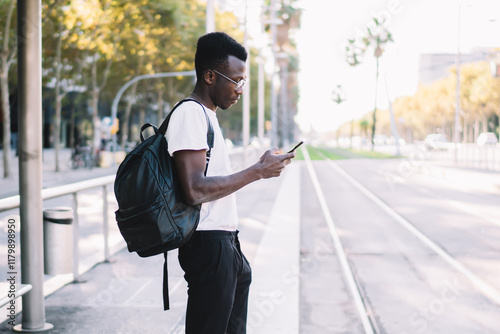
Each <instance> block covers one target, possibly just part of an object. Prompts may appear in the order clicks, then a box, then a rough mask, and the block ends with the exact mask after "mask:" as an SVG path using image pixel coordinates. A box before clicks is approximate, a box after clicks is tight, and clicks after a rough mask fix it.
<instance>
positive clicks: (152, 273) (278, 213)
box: [0, 162, 300, 334]
mask: <svg viewBox="0 0 500 334" xmlns="http://www.w3.org/2000/svg"><path fill="white" fill-rule="evenodd" d="M45 173H46V172H45V170H44V175H45ZM48 174H49V175H50V172H49V173H48ZM299 187H300V162H298V163H296V164H292V165H291V166H289V168H287V169H286V171H285V172H284V173H283V175H282V176H281V177H280V178H277V179H269V180H262V181H259V182H255V183H253V184H250V185H249V186H247V187H245V188H243V189H242V190H240V191H239V192H238V193H237V200H238V210H239V215H240V224H239V230H240V241H241V243H242V249H243V251H244V252H245V254H246V256H247V258H248V259H249V261H250V262H251V264H252V269H253V283H252V289H251V295H250V301H249V313H248V315H249V317H248V332H249V333H262V334H264V333H266V334H267V333H277V334H280V333H282V334H285V333H286V334H293V333H298V321H299V320H298V319H299V311H298V310H299V305H298V300H299V294H298V293H299V292H298V286H299V285H298V275H297V274H295V273H296V272H297V268H299V255H300V252H299V247H300V240H299V217H300V211H299V210H300V202H299V201H300V191H299ZM278 234H279V235H278ZM278 239H279V240H283V242H280V243H276V240H278ZM124 246H125V245H124V244H123V247H124ZM168 262H169V263H168V266H169V288H170V304H171V309H170V310H169V311H163V304H162V292H161V291H162V274H163V256H155V257H151V258H140V257H138V256H137V255H136V254H135V253H134V254H130V253H129V252H128V251H127V250H126V249H122V250H121V251H118V252H117V253H115V254H114V255H113V256H112V258H111V262H110V263H101V264H98V265H96V266H95V267H94V268H92V269H90V270H89V271H88V272H86V273H84V274H83V275H81V276H80V279H81V280H82V283H76V284H68V285H65V286H63V287H62V288H60V289H58V290H57V291H55V292H54V293H52V294H50V295H48V296H47V297H46V298H45V310H46V321H47V322H48V323H51V324H53V325H54V329H52V330H51V331H50V332H49V333H71V334H92V333H119V334H121V333H123V334H127V333H132V334H133V333H152V334H155V333H183V332H184V313H185V307H186V306H185V305H186V298H187V296H186V284H185V281H184V279H183V277H182V274H183V273H182V270H181V269H180V268H179V265H178V261H177V251H172V252H170V253H169V258H168ZM17 301H18V303H20V302H21V300H20V299H18V300H17ZM15 321H16V324H20V323H21V322H22V313H21V314H18V315H17V316H16V320H15ZM10 330H11V326H10V325H8V324H7V323H6V322H4V323H3V324H2V325H1V326H0V332H1V333H4V332H6V333H9V332H10Z"/></svg>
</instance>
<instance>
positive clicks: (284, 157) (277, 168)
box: [259, 147, 295, 179]
mask: <svg viewBox="0 0 500 334" xmlns="http://www.w3.org/2000/svg"><path fill="white" fill-rule="evenodd" d="M294 157H295V152H291V153H285V154H279V150H278V148H276V147H273V148H271V149H269V150H267V151H266V152H265V153H264V154H263V155H262V157H260V160H259V164H260V170H261V175H262V178H263V179H268V178H271V177H277V176H280V175H281V172H282V171H283V170H284V169H285V167H286V165H288V164H289V163H291V162H292V159H293V158H294Z"/></svg>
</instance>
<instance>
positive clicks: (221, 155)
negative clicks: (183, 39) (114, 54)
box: [166, 32, 295, 334]
mask: <svg viewBox="0 0 500 334" xmlns="http://www.w3.org/2000/svg"><path fill="white" fill-rule="evenodd" d="M246 59H247V52H246V50H245V48H244V47H243V46H241V45H240V44H239V43H238V42H236V41H235V40H234V39H232V38H231V37H229V36H228V35H227V34H225V33H221V32H216V33H210V34H207V35H205V36H202V37H201V38H200V39H199V40H198V45H197V49H196V55H195V68H196V77H197V82H196V85H195V88H194V90H193V93H192V94H191V95H190V98H192V99H194V100H196V101H198V102H199V103H201V104H202V105H203V106H204V107H202V106H200V104H198V103H196V102H193V101H188V102H184V103H183V104H182V105H180V106H179V107H178V109H177V110H176V111H175V112H174V114H173V115H172V118H171V119H170V124H169V126H168V130H167V133H166V136H167V141H168V147H169V153H170V154H171V155H172V156H173V157H174V161H175V165H176V169H177V172H178V176H179V179H180V184H181V187H182V190H183V195H184V198H185V201H186V202H187V203H189V204H192V205H194V204H200V203H203V204H202V207H201V213H200V223H199V225H198V228H197V231H196V232H195V233H194V235H193V237H192V238H191V240H190V241H189V243H188V244H187V245H186V246H183V247H181V248H180V249H179V263H180V265H181V267H182V269H183V270H184V272H185V275H184V277H185V279H186V281H187V283H188V305H187V311H186V333H188V334H205V333H206V334H225V333H231V334H233V333H234V334H236V333H238V334H240V333H246V321H247V305H248V292H249V286H250V282H251V270H250V265H249V263H248V261H247V260H246V258H245V256H244V255H243V254H242V252H241V249H240V244H239V241H238V237H237V234H238V232H237V230H236V229H237V224H238V215H237V212H236V199H235V195H234V192H235V191H237V190H238V189H240V188H242V187H244V186H245V185H247V184H249V183H251V182H253V181H257V180H259V179H265V178H270V177H276V176H279V175H280V174H281V172H282V171H283V169H284V168H285V166H286V165H287V164H289V163H290V162H291V159H292V158H293V157H294V156H295V153H288V154H277V153H278V150H277V149H276V148H274V149H271V150H268V151H266V152H265V153H264V155H263V156H262V157H261V158H260V160H259V161H258V162H257V163H255V164H254V165H252V166H250V167H249V168H247V169H245V170H242V171H240V172H237V173H232V172H231V168H230V161H229V156H228V154H227V151H226V147H225V143H224V138H223V136H222V133H221V130H220V127H219V123H218V121H217V115H216V111H217V109H218V108H219V107H220V108H221V109H223V110H224V109H227V108H229V107H231V106H232V105H233V104H235V103H236V102H237V101H238V99H239V98H240V96H241V94H243V86H244V85H245V83H246V72H245V62H246ZM205 113H206V114H207V115H208V118H209V119H210V122H211V124H212V126H213V128H214V137H215V138H214V147H213V148H212V150H211V158H210V162H209V164H208V170H207V172H206V175H205V164H206V151H207V150H208V145H207V129H208V128H207V126H208V125H207V118H206V115H205Z"/></svg>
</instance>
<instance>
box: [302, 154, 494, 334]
mask: <svg viewBox="0 0 500 334" xmlns="http://www.w3.org/2000/svg"><path fill="white" fill-rule="evenodd" d="M403 163H405V160H404V159H402V160H393V159H387V160H373V159H372V160H368V159H366V160H363V159H356V160H341V161H336V162H331V161H313V163H312V166H313V170H314V174H316V175H317V179H318V181H319V182H318V184H319V188H320V190H319V191H317V189H316V190H315V189H314V187H313V186H312V185H311V181H310V180H311V172H310V171H309V172H308V171H305V170H303V174H302V175H303V177H302V185H303V187H302V189H303V191H302V209H303V212H302V217H301V233H302V234H301V237H302V243H301V252H302V262H301V263H302V268H301V270H302V274H303V279H302V280H301V331H300V332H301V333H364V332H365V331H364V329H363V326H362V322H361V320H360V319H361V317H360V313H365V315H366V316H367V318H368V321H369V323H370V327H371V330H372V332H374V333H497V332H498V327H499V325H500V318H499V317H498V312H499V311H500V298H499V297H500V295H499V291H500V283H499V282H498V279H497V278H498V276H499V274H500V261H499V256H498V255H499V253H500V244H498V236H499V235H500V218H499V217H500V206H499V205H498V204H499V203H500V201H499V200H500V191H497V192H496V193H495V191H494V190H493V191H492V190H491V187H484V190H482V188H481V185H480V184H474V182H471V181H472V180H468V182H463V183H459V182H450V181H446V180H442V179H440V178H436V177H434V176H431V175H428V174H424V173H418V172H414V173H402V172H401V170H402V169H401V164H403ZM471 175H472V174H471ZM462 176H463V177H464V181H466V180H465V178H467V172H463V173H462ZM318 193H321V194H320V195H318ZM319 196H323V197H324V201H325V203H326V207H327V210H326V211H327V215H330V218H329V219H331V220H332V222H333V223H334V226H335V233H337V235H338V237H339V240H340V242H341V246H342V249H343V253H344V254H345V256H346V259H347V261H348V265H349V269H350V272H351V275H352V277H353V278H354V281H355V284H356V289H357V290H358V291H359V296H360V297H361V300H362V304H363V305H362V306H363V307H362V308H361V310H360V309H358V308H357V307H356V305H355V302H354V297H353V293H352V290H351V289H350V288H349V282H348V279H347V278H346V277H347V276H346V275H345V274H343V273H342V268H341V265H340V260H339V252H338V251H337V250H336V248H335V247H334V244H333V243H332V242H331V241H330V239H331V238H330V231H329V229H328V228H327V220H328V219H327V218H326V216H325V214H323V215H318V212H320V211H321V210H322V208H321V206H320V204H319V202H320V200H319ZM323 211H324V210H323Z"/></svg>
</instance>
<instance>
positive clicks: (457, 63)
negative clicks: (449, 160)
mask: <svg viewBox="0 0 500 334" xmlns="http://www.w3.org/2000/svg"><path fill="white" fill-rule="evenodd" d="M461 16H462V4H459V5H458V34H457V54H456V56H455V68H456V71H457V72H456V78H457V84H456V90H455V131H454V135H453V136H454V142H455V153H454V154H455V155H454V160H455V164H457V163H458V140H459V138H458V136H459V131H458V130H459V127H460V27H461Z"/></svg>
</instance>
